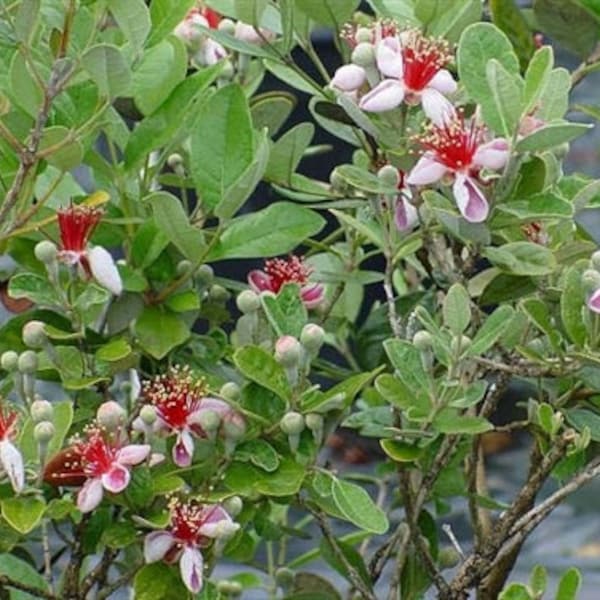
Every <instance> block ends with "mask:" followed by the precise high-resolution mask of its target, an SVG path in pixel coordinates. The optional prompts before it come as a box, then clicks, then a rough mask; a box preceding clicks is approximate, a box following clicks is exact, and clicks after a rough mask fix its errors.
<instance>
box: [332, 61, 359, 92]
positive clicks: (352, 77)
mask: <svg viewBox="0 0 600 600" xmlns="http://www.w3.org/2000/svg"><path fill="white" fill-rule="evenodd" d="M366 78H367V75H366V73H365V70H364V69H363V68H362V67H359V66H358V65H344V66H343V67H340V68H339V69H337V71H336V72H335V74H334V76H333V79H332V80H331V85H332V87H334V88H337V89H338V90H342V92H354V91H355V90H358V89H359V88H360V87H362V85H363V84H364V82H365V80H366Z"/></svg>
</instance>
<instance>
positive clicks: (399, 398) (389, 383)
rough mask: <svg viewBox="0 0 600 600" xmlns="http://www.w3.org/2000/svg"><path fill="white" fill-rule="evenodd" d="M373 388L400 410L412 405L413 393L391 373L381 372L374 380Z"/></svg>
mask: <svg viewBox="0 0 600 600" xmlns="http://www.w3.org/2000/svg"><path fill="white" fill-rule="evenodd" d="M375 389H376V390H377V391H378V392H379V393H380V394H381V395H382V396H383V397H384V398H385V399H386V401H387V402H389V403H390V404H393V405H394V406H396V407H398V408H399V409H400V410H408V409H409V408H410V407H411V406H413V405H414V399H415V396H414V393H413V392H411V391H410V390H409V389H408V387H407V386H406V385H404V383H402V381H400V379H398V378H397V377H394V376H393V375H392V374H391V373H382V374H381V375H380V376H379V377H378V378H377V379H376V380H375Z"/></svg>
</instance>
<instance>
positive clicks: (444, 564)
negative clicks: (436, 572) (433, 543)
mask: <svg viewBox="0 0 600 600" xmlns="http://www.w3.org/2000/svg"><path fill="white" fill-rule="evenodd" d="M438 562H439V564H440V568H442V569H451V568H452V567H455V566H456V565H457V564H458V563H459V562H460V554H459V553H458V552H457V551H456V549H455V548H453V547H452V546H446V547H445V548H441V549H440V552H439V556H438Z"/></svg>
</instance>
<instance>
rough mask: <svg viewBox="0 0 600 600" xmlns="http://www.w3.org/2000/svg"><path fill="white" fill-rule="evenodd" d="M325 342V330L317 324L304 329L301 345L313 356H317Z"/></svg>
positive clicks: (301, 335) (306, 326)
mask: <svg viewBox="0 0 600 600" xmlns="http://www.w3.org/2000/svg"><path fill="white" fill-rule="evenodd" d="M324 341H325V330H324V329H323V328H322V327H321V326H320V325H317V324H316V323H309V324H308V325H305V326H304V327H303V328H302V333H300V343H301V344H302V345H303V346H304V347H305V348H306V349H307V350H308V351H309V352H310V353H312V354H316V353H317V352H318V351H319V350H320V349H321V346H322V345H323V342H324Z"/></svg>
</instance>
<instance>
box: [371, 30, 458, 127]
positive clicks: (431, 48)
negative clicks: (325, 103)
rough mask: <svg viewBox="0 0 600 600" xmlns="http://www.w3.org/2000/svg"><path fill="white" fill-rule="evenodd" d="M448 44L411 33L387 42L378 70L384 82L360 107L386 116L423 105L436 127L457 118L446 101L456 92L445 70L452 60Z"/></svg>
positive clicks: (378, 56) (382, 46)
mask: <svg viewBox="0 0 600 600" xmlns="http://www.w3.org/2000/svg"><path fill="white" fill-rule="evenodd" d="M451 57H452V55H451V53H450V51H449V46H448V42H446V41H445V40H442V39H439V38H428V37H425V36H424V35H423V34H422V33H421V32H420V31H418V30H408V31H404V32H402V33H401V34H400V36H399V37H395V36H389V37H385V38H383V39H382V40H381V41H380V42H379V43H378V44H377V47H376V60H377V68H378V69H379V71H380V73H381V75H382V76H383V80H382V81H381V82H380V83H379V84H378V85H376V86H375V87H374V88H373V89H372V90H371V91H370V92H369V93H368V94H366V95H364V96H363V97H362V98H361V100H360V103H359V106H360V107H361V108H362V109H363V110H366V111H368V112H384V111H387V110H391V109H393V108H396V107H397V106H399V105H400V104H401V103H402V102H406V103H407V104H410V105H417V104H421V106H422V107H423V111H424V112H425V114H426V115H427V117H428V118H429V119H431V121H433V122H434V123H435V124H436V125H440V126H441V125H442V124H443V123H444V121H445V120H446V119H448V118H450V117H452V116H453V115H454V114H455V110H454V107H453V106H452V104H451V103H450V101H449V100H448V99H447V98H446V96H447V95H449V94H453V93H454V92H455V91H456V88H457V85H456V81H454V78H453V77H452V75H451V74H450V72H449V71H448V70H447V69H445V68H444V67H445V66H446V65H447V64H448V63H449V62H450V60H451Z"/></svg>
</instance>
